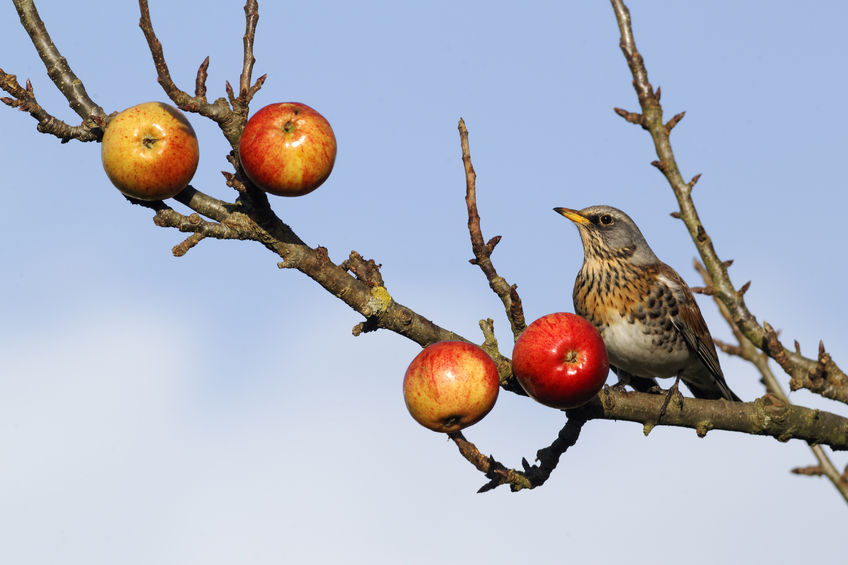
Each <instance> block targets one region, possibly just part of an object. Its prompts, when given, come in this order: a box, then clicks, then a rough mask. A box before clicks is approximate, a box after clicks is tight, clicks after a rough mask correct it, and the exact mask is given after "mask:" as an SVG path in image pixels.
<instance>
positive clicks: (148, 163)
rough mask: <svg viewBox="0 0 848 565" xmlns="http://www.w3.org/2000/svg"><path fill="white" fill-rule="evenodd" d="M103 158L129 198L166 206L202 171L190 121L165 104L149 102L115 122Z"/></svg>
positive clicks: (106, 136) (109, 173) (106, 134)
mask: <svg viewBox="0 0 848 565" xmlns="http://www.w3.org/2000/svg"><path fill="white" fill-rule="evenodd" d="M101 145H102V147H101V150H100V157H101V159H102V160H103V169H104V170H105V171H106V175H107V176H108V177H109V180H111V181H112V184H114V185H115V186H116V187H118V190H120V191H121V192H122V193H124V194H125V195H126V196H129V197H131V198H136V199H138V200H164V199H165V198H171V197H172V196H175V195H176V194H178V193H179V192H180V191H181V190H182V189H184V188H185V187H186V185H187V184H188V183H189V182H190V181H191V178H192V177H193V176H194V172H195V171H196V170H197V162H198V160H199V159H200V149H199V147H198V144H197V135H195V133H194V129H193V128H192V127H191V124H190V123H189V121H188V119H186V117H185V116H184V115H183V114H182V112H180V111H179V110H177V109H176V108H174V107H173V106H169V105H168V104H163V103H162V102H145V103H144V104H139V105H138V106H133V107H132V108H127V109H126V110H124V111H123V112H121V113H119V114H118V115H117V116H115V117H114V118H112V120H111V121H110V122H109V124H108V125H107V126H106V131H105V132H104V133H103V142H102V144H101Z"/></svg>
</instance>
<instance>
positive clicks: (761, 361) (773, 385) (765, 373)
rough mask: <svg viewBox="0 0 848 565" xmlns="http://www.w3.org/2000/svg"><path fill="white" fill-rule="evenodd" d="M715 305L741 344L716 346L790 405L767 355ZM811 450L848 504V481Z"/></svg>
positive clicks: (724, 308)
mask: <svg viewBox="0 0 848 565" xmlns="http://www.w3.org/2000/svg"><path fill="white" fill-rule="evenodd" d="M694 266H695V270H696V271H698V273H699V274H700V275H701V278H703V279H704V282H705V283H706V284H712V279H711V278H710V273H709V272H707V270H706V269H705V268H704V266H703V265H701V263H699V262H698V261H694ZM715 303H716V305H717V306H718V309H719V312H720V313H721V315H722V317H724V319H725V321H726V322H727V323H728V325H729V326H730V329H731V330H732V331H733V335H734V336H735V337H736V341H737V342H738V343H739V345H738V346H730V345H726V344H723V343H721V342H719V341H716V345H718V346H719V347H720V348H721V349H722V350H723V351H724V352H725V353H728V354H731V355H737V356H739V357H741V358H742V359H745V360H746V361H748V362H750V363H751V364H753V365H754V366H755V367H756V368H757V370H758V371H759V372H760V375H761V376H762V382H763V384H764V385H765V387H766V390H768V391H769V393H771V394H774V395H775V396H777V397H778V398H780V400H781V401H782V402H785V403H786V404H789V397H788V396H787V394H786V393H785V392H784V391H783V387H781V386H780V383H779V382H778V380H777V378H775V376H774V373H772V370H771V367H770V366H769V362H768V357H766V355H765V354H763V353H760V352H759V350H758V349H757V348H756V347H754V345H753V344H752V343H751V342H750V341H748V340H747V339H746V338H745V336H744V335H743V334H742V332H741V331H740V330H739V328H737V327H736V326H735V325H734V324H733V320H732V318H731V316H730V311H729V310H728V309H727V306H725V305H724V303H723V302H722V301H721V300H718V299H717V298H716V299H715ZM795 348H796V349H797V350H799V353H800V347H799V346H798V342H795ZM811 449H812V451H813V455H815V457H816V459H818V461H819V464H818V466H817V468H818V469H819V470H820V474H821V475H824V476H825V477H827V478H828V480H830V482H831V483H832V484H833V486H834V487H836V490H837V491H839V494H840V495H842V498H843V499H844V500H845V501H846V502H848V479H846V478H845V477H843V476H842V475H840V474H839V472H838V471H837V470H836V467H834V465H833V463H832V462H831V461H830V458H829V457H828V455H827V453H826V452H825V450H824V448H823V447H822V446H821V445H812V446H811ZM793 472H794V471H793Z"/></svg>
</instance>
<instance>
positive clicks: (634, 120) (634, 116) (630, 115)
mask: <svg viewBox="0 0 848 565" xmlns="http://www.w3.org/2000/svg"><path fill="white" fill-rule="evenodd" d="M612 110H613V112H615V113H616V114H618V115H619V116H621V117H622V118H624V119H625V120H627V121H628V122H630V123H631V124H636V125H640V126H644V119H643V118H642V114H638V113H636V112H628V111H627V110H624V109H622V108H613V109H612Z"/></svg>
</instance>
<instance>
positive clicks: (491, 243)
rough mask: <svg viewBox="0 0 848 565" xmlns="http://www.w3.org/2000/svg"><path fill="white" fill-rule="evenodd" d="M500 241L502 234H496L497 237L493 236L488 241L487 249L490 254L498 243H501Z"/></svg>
mask: <svg viewBox="0 0 848 565" xmlns="http://www.w3.org/2000/svg"><path fill="white" fill-rule="evenodd" d="M500 241H501V236H499V235H496V236H495V237H493V238H491V239H490V240H489V241H488V242H486V251H487V253H488V254H489V255H491V254H492V251H494V250H495V246H496V245H497V244H498V243H500Z"/></svg>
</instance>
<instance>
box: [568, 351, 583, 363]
mask: <svg viewBox="0 0 848 565" xmlns="http://www.w3.org/2000/svg"><path fill="white" fill-rule="evenodd" d="M579 360H580V354H579V353H578V352H577V351H575V350H573V349H569V350H568V352H567V353H566V354H565V362H566V363H577V362H578V361H579Z"/></svg>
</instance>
